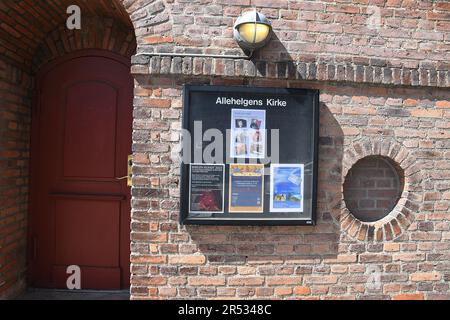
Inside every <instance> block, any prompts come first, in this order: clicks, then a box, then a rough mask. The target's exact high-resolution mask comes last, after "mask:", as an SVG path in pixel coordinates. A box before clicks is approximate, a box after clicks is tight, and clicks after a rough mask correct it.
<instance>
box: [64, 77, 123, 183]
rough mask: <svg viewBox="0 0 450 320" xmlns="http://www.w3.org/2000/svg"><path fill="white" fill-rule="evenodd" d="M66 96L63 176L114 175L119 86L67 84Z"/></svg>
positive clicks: (96, 83) (92, 82)
mask: <svg viewBox="0 0 450 320" xmlns="http://www.w3.org/2000/svg"><path fill="white" fill-rule="evenodd" d="M65 98H66V101H67V102H66V112H65V116H64V123H65V128H64V129H65V132H64V142H63V148H64V160H63V176H64V177H65V178H70V177H72V178H73V177H76V178H79V179H86V178H93V179H95V178H109V179H114V177H115V174H116V173H115V162H114V161H112V160H113V159H115V153H116V136H117V133H116V122H117V121H116V120H117V118H116V116H117V91H116V89H115V88H114V87H112V86H111V85H109V84H106V83H101V82H94V81H86V82H82V83H76V84H74V85H72V86H71V87H69V88H67V91H66V96H65ZM80 105H81V106H82V107H81V106H80Z"/></svg>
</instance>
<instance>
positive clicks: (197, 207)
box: [189, 163, 225, 213]
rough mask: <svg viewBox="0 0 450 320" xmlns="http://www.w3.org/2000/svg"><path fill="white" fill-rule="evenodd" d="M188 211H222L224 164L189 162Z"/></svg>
mask: <svg viewBox="0 0 450 320" xmlns="http://www.w3.org/2000/svg"><path fill="white" fill-rule="evenodd" d="M190 177H191V178H190V186H189V212H191V213H212V212H216V213H223V211H224V183H225V165H224V164H194V163H191V164H190Z"/></svg>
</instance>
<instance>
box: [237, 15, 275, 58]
mask: <svg viewBox="0 0 450 320" xmlns="http://www.w3.org/2000/svg"><path fill="white" fill-rule="evenodd" d="M271 31H272V25H271V23H270V21H269V19H267V17H266V16H265V15H263V14H262V13H259V12H257V11H256V10H255V11H251V12H247V13H245V14H243V15H242V16H240V17H239V18H237V20H236V22H235V24H234V39H235V40H236V41H237V43H238V44H239V46H240V47H241V48H242V49H243V50H244V51H245V53H246V54H248V55H251V54H252V53H253V51H255V50H256V49H259V48H261V47H264V46H265V45H266V43H267V42H268V41H269V40H270V33H271Z"/></svg>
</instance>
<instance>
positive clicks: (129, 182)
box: [116, 155, 133, 187]
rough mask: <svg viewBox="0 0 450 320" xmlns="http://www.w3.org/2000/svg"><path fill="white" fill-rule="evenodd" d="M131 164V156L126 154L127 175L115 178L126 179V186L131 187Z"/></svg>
mask: <svg viewBox="0 0 450 320" xmlns="http://www.w3.org/2000/svg"><path fill="white" fill-rule="evenodd" d="M132 166H133V156H132V155H129V156H128V161H127V172H128V175H127V176H124V177H120V178H116V180H125V179H127V186H129V187H131V184H132V183H131V179H132V177H133V171H132Z"/></svg>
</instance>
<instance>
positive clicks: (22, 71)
mask: <svg viewBox="0 0 450 320" xmlns="http://www.w3.org/2000/svg"><path fill="white" fill-rule="evenodd" d="M74 4H75V5H78V6H79V7H80V9H81V22H82V23H81V30H68V29H67V28H66V19H67V17H68V14H67V8H68V6H70V5H74ZM132 5H133V1H121V0H112V1H76V0H75V1H71V0H62V1H58V2H50V1H35V2H33V5H32V6H30V4H29V3H28V1H25V0H20V1H6V2H3V3H2V4H1V5H0V17H1V20H2V26H1V27H0V104H1V105H2V109H1V110H0V113H1V114H2V117H0V119H1V120H0V122H1V126H0V169H1V172H2V175H1V177H0V220H1V223H0V249H1V250H0V265H1V266H2V268H1V270H0V299H1V298H4V297H5V298H7V297H13V296H15V295H17V293H19V292H21V291H23V289H24V288H25V286H26V280H25V278H26V272H27V267H26V265H27V247H28V249H30V244H29V243H27V240H26V239H27V228H28V220H29V219H28V198H29V180H30V178H29V167H30V136H31V116H32V110H33V103H34V102H33V101H34V98H35V93H36V79H35V77H36V73H37V72H38V71H39V70H40V69H41V67H42V66H44V65H45V64H47V63H48V62H51V61H53V60H55V59H56V58H59V57H62V56H64V55H66V54H68V53H72V52H76V51H78V50H83V49H103V50H108V51H112V52H114V53H116V54H119V55H121V56H123V57H125V58H126V59H127V60H130V59H131V56H132V55H133V54H134V53H135V50H136V37H135V29H134V26H133V23H132V22H131V18H130V13H129V12H132V11H130V6H132ZM131 9H132V8H131ZM28 253H29V250H28Z"/></svg>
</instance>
